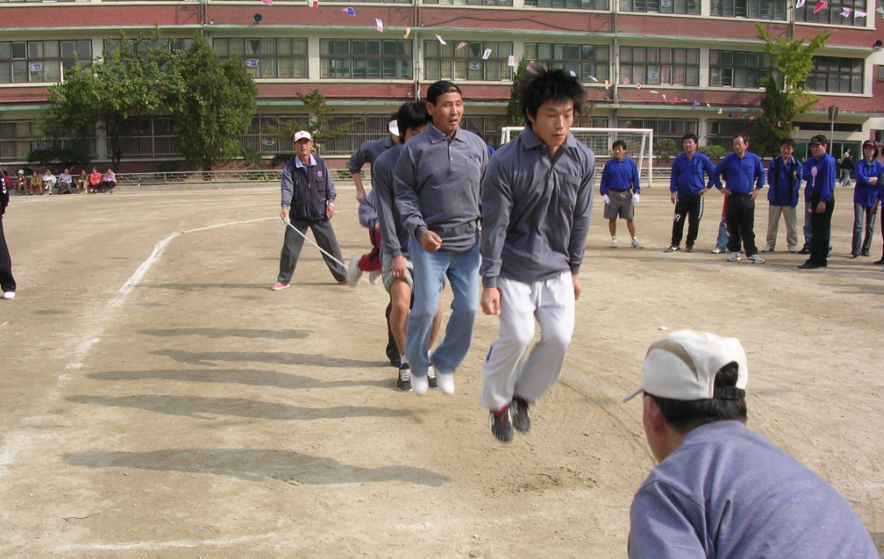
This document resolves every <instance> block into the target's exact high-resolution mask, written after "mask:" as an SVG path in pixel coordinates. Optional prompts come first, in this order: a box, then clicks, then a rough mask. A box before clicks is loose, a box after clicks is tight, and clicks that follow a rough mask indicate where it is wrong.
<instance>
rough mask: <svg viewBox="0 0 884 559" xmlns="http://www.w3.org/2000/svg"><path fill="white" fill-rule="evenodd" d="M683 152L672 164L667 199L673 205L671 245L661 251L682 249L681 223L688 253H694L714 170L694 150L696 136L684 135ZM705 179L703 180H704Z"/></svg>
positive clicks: (682, 139)
mask: <svg viewBox="0 0 884 559" xmlns="http://www.w3.org/2000/svg"><path fill="white" fill-rule="evenodd" d="M681 146H682V148H683V149H684V152H683V153H681V154H680V155H679V156H678V157H676V158H675V161H673V162H672V173H671V175H670V177H669V192H670V196H669V199H670V200H671V201H672V203H673V204H675V214H674V215H673V219H672V242H671V243H670V244H669V248H667V249H666V250H665V251H664V252H675V251H677V250H681V237H682V235H683V234H684V223H685V221H690V224H689V225H688V238H687V242H686V244H687V246H686V249H687V252H694V243H695V242H697V235H699V234H700V220H701V219H703V206H704V204H703V202H704V200H705V198H704V197H703V196H704V195H705V194H706V193H707V192H709V189H710V188H711V187H712V173H713V171H714V170H715V167H714V166H713V165H712V161H710V160H709V158H708V157H706V156H705V155H703V154H702V153H700V152H699V151H697V136H696V135H695V134H685V135H684V136H682V137H681ZM703 175H705V176H706V181H705V182H704V180H703Z"/></svg>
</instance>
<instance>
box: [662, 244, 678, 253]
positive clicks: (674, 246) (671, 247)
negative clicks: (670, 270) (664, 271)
mask: <svg viewBox="0 0 884 559" xmlns="http://www.w3.org/2000/svg"><path fill="white" fill-rule="evenodd" d="M677 250H681V247H680V246H678V245H671V246H670V247H669V248H667V249H666V250H664V251H663V252H675V251H677Z"/></svg>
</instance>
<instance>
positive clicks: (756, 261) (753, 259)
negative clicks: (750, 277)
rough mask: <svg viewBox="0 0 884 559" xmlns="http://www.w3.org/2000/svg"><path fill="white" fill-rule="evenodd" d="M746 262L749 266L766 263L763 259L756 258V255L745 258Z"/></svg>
mask: <svg viewBox="0 0 884 559" xmlns="http://www.w3.org/2000/svg"><path fill="white" fill-rule="evenodd" d="M746 262H748V263H749V264H764V263H765V262H767V260H765V259H764V258H762V257H760V256H758V255H757V254H753V255H752V256H750V257H748V258H746Z"/></svg>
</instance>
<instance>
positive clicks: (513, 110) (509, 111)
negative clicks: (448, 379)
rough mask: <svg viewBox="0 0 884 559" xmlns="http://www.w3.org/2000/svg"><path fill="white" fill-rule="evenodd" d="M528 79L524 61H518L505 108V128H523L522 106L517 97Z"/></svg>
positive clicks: (526, 66) (526, 64) (526, 65)
mask: <svg viewBox="0 0 884 559" xmlns="http://www.w3.org/2000/svg"><path fill="white" fill-rule="evenodd" d="M527 77H528V63H527V62H525V59H524V58H523V59H522V60H520V61H519V66H518V67H517V68H516V74H515V75H514V76H513V88H512V90H510V102H509V104H507V106H506V125H507V126H524V125H525V115H524V114H522V106H521V104H520V103H519V97H520V94H521V92H522V83H524V81H525V78H527Z"/></svg>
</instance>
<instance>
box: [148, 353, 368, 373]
mask: <svg viewBox="0 0 884 559" xmlns="http://www.w3.org/2000/svg"><path fill="white" fill-rule="evenodd" d="M151 354H152V355H161V356H163V357H171V358H172V359H174V360H175V361H179V362H181V363H187V364H189V365H214V364H216V363H217V362H219V361H245V362H248V363H276V364H280V365H307V366H310V367H330V368H335V369H337V368H341V367H351V368H360V369H364V368H367V367H377V366H378V362H377V361H362V360H357V359H344V358H341V357H337V358H330V357H325V356H322V355H310V354H309V353H288V352H263V353H260V352H252V351H212V352H205V353H199V352H196V351H175V350H170V349H164V350H159V351H153V352H151Z"/></svg>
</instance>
